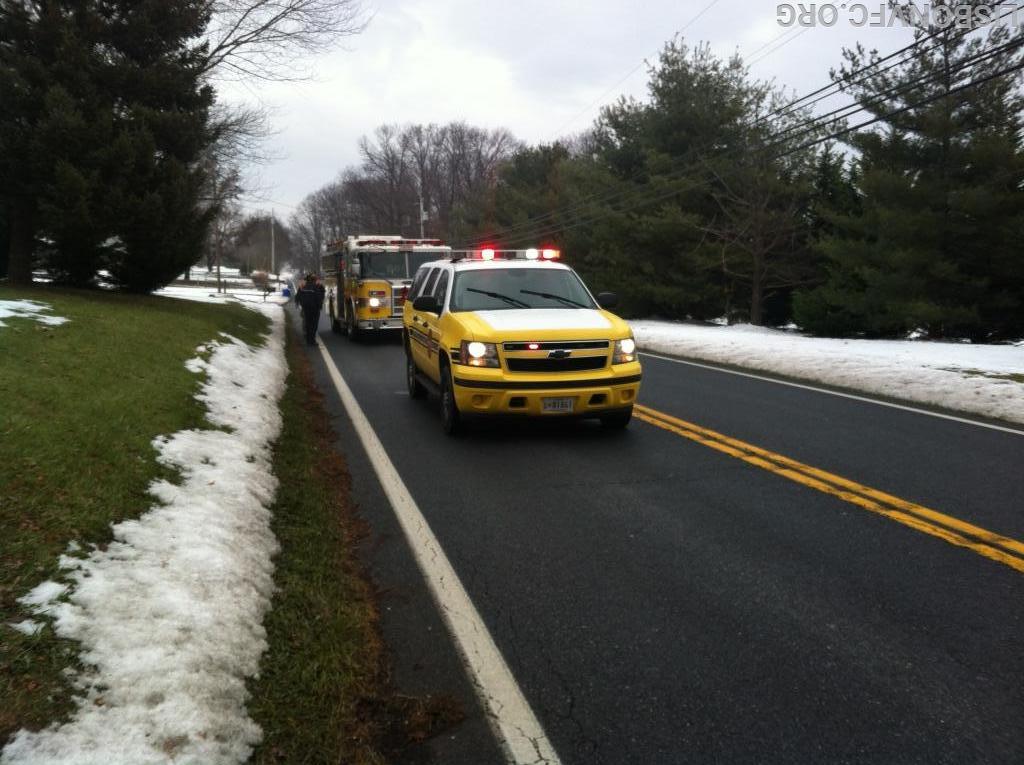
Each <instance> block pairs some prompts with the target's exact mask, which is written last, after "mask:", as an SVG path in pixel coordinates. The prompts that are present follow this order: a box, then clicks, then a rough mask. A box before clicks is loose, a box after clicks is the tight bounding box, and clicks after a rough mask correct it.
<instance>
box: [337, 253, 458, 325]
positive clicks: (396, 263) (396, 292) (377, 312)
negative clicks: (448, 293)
mask: <svg viewBox="0 0 1024 765" xmlns="http://www.w3.org/2000/svg"><path fill="white" fill-rule="evenodd" d="M450 255H451V247H448V246H446V245H445V244H444V242H442V241H441V240H440V239H403V238H402V237H401V236H382V235H377V234H363V235H361V236H350V237H348V238H347V239H338V240H336V241H333V242H330V243H328V245H327V247H326V251H325V253H324V255H323V257H322V260H321V270H322V271H323V273H324V287H325V288H326V289H327V296H326V301H325V302H326V303H327V311H328V313H329V315H330V317H331V329H332V330H333V331H335V332H338V333H341V334H346V335H348V336H349V339H351V340H358V339H359V337H360V335H362V334H363V333H364V332H385V331H401V329H402V309H403V307H404V305H405V298H406V296H407V295H408V294H409V286H410V285H411V284H412V277H413V276H414V275H415V274H416V270H417V269H418V268H419V267H420V266H421V265H422V264H424V263H429V262H430V261H433V260H438V259H440V258H446V257H449V256H450Z"/></svg>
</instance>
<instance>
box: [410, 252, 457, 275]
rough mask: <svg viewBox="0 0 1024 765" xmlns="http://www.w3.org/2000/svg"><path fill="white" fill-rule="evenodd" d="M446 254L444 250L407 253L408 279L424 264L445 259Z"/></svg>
mask: <svg viewBox="0 0 1024 765" xmlns="http://www.w3.org/2000/svg"><path fill="white" fill-rule="evenodd" d="M447 256H448V252H447V251H446V250H427V251H425V252H424V251H422V250H419V251H417V252H410V253H409V278H410V279H411V278H412V277H413V276H415V275H416V271H417V270H418V269H419V267H420V266H422V265H423V264H424V263H430V262H432V261H435V260H440V259H441V258H444V257H447Z"/></svg>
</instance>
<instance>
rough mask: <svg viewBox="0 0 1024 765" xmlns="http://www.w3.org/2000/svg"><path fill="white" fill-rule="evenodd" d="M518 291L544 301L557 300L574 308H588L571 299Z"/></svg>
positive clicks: (542, 293) (529, 291)
mask: <svg viewBox="0 0 1024 765" xmlns="http://www.w3.org/2000/svg"><path fill="white" fill-rule="evenodd" d="M519 291H520V292H522V293H523V294H524V295H536V296H537V297H542V298H544V299H545V300H558V301H560V302H562V303H565V304H566V305H571V306H574V307H575V308H590V306H589V305H584V304H583V303H577V302H576V301H575V300H572V299H571V298H567V297H563V296H561V295H552V294H551V293H550V292H534V291H533V290H519Z"/></svg>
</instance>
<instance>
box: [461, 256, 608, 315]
mask: <svg viewBox="0 0 1024 765" xmlns="http://www.w3.org/2000/svg"><path fill="white" fill-rule="evenodd" d="M596 307H597V306H596V305H595V304H594V301H593V299H591V297H590V294H589V293H588V292H587V290H586V288H585V287H584V286H583V283H582V282H581V281H580V279H579V277H578V276H576V274H575V273H573V272H572V271H566V270H563V269H561V268H558V269H555V268H546V267H540V268H488V269H479V270H476V269H474V270H472V271H463V272H461V273H459V274H456V276H455V286H454V287H453V289H452V299H451V303H450V306H449V308H450V310H452V311H500V310H502V309H503V308H596Z"/></svg>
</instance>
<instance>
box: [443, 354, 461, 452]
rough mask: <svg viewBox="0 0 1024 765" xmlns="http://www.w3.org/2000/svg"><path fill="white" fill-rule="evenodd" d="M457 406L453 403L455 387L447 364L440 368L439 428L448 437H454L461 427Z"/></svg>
mask: <svg viewBox="0 0 1024 765" xmlns="http://www.w3.org/2000/svg"><path fill="white" fill-rule="evenodd" d="M461 420H462V418H461V416H460V415H459V405H458V404H457V403H456V402H455V385H454V383H453V382H452V369H451V367H449V366H448V365H447V364H445V365H444V366H442V367H441V427H443V428H444V432H445V433H447V434H448V435H449V436H454V435H455V434H456V433H458V432H459V430H460V429H461V427H462V422H461Z"/></svg>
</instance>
